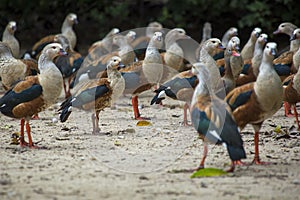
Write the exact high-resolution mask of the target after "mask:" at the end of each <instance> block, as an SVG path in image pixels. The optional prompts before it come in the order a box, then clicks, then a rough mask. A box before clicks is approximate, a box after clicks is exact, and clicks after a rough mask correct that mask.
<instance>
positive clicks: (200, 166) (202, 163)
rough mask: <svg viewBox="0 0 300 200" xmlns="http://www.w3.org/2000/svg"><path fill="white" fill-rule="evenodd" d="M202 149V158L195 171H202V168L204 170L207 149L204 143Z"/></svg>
mask: <svg viewBox="0 0 300 200" xmlns="http://www.w3.org/2000/svg"><path fill="white" fill-rule="evenodd" d="M203 147H204V148H203V156H202V159H201V162H200V165H199V167H198V168H197V170H199V169H203V168H204V163H205V159H206V157H207V152H208V148H207V144H206V143H205V142H204V143H203Z"/></svg>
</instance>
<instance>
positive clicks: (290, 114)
mask: <svg viewBox="0 0 300 200" xmlns="http://www.w3.org/2000/svg"><path fill="white" fill-rule="evenodd" d="M284 116H286V117H294V114H292V113H290V112H289V113H285V114H284Z"/></svg>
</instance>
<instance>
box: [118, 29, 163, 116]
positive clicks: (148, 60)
mask: <svg viewBox="0 0 300 200" xmlns="http://www.w3.org/2000/svg"><path fill="white" fill-rule="evenodd" d="M162 45H163V38H162V33H161V32H155V33H154V35H153V37H152V38H151V40H150V42H149V45H148V47H147V50H146V56H145V59H144V60H143V61H138V62H135V63H132V64H131V65H129V66H126V68H124V69H122V70H120V71H121V73H122V76H123V77H124V79H125V82H126V87H125V92H124V93H125V94H131V95H132V107H133V112H134V118H135V119H137V120H140V119H147V118H145V117H141V114H140V112H139V109H138V95H139V94H140V93H142V92H144V91H147V90H149V89H151V88H152V87H153V86H155V85H157V83H160V81H161V79H162V77H163V73H164V68H163V62H162V58H161V55H160V53H159V49H160V48H161V47H162Z"/></svg>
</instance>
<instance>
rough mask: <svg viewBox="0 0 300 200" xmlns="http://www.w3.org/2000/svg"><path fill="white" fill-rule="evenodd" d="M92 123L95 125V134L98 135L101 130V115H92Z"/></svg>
mask: <svg viewBox="0 0 300 200" xmlns="http://www.w3.org/2000/svg"><path fill="white" fill-rule="evenodd" d="M92 123H93V134H97V133H99V131H100V128H99V115H98V114H97V112H96V113H94V114H92Z"/></svg>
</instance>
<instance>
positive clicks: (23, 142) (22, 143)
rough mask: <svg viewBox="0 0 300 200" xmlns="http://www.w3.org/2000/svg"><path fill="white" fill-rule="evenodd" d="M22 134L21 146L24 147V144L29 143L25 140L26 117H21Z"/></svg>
mask: <svg viewBox="0 0 300 200" xmlns="http://www.w3.org/2000/svg"><path fill="white" fill-rule="evenodd" d="M20 124H21V134H20V146H21V147H24V146H28V143H27V142H25V139H24V125H25V119H21V123H20Z"/></svg>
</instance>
